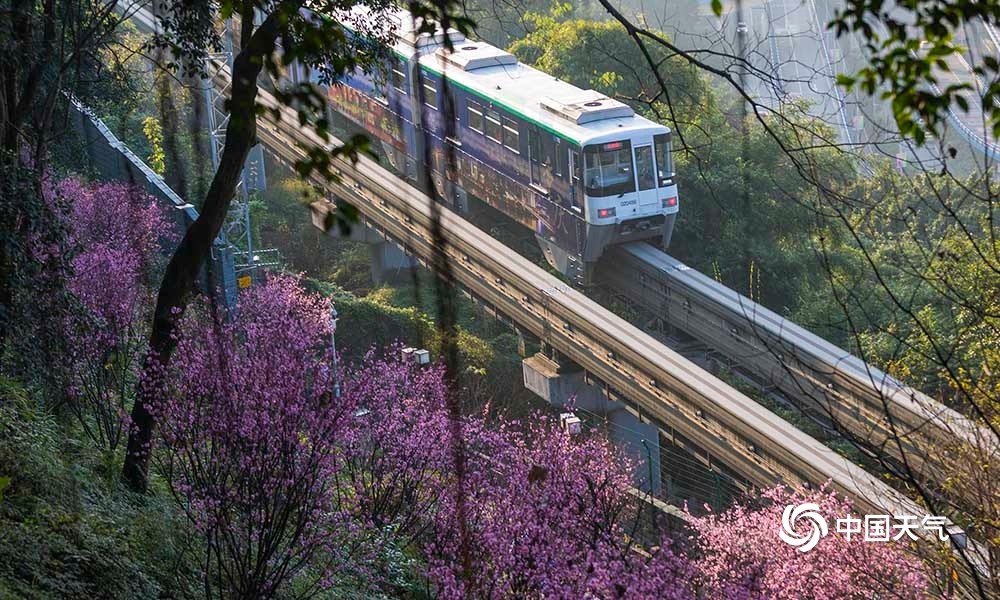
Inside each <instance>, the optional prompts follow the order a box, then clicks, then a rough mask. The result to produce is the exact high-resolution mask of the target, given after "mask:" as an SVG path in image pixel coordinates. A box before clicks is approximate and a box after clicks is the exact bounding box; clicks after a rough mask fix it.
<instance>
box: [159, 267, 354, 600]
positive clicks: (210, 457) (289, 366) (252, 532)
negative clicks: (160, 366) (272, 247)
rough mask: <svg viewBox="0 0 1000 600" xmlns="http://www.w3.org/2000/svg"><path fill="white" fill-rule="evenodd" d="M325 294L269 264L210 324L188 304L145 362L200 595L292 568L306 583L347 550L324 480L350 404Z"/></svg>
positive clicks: (260, 592) (345, 523) (272, 583)
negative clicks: (199, 573) (337, 367)
mask: <svg viewBox="0 0 1000 600" xmlns="http://www.w3.org/2000/svg"><path fill="white" fill-rule="evenodd" d="M328 310H329V303H328V302H327V301H324V300H322V299H321V298H319V297H317V296H312V295H309V294H306V293H305V292H303V291H302V289H301V288H300V287H299V285H298V281H297V279H295V278H293V277H288V276H271V277H269V278H268V280H267V282H266V283H264V284H261V285H259V286H255V287H253V288H250V289H248V290H246V291H245V292H243V293H242V295H241V298H240V307H239V310H238V312H237V313H236V314H235V315H233V317H232V318H231V319H230V320H229V321H228V322H226V323H216V324H212V323H211V320H210V319H206V318H205V317H204V312H206V311H200V312H201V313H202V317H201V318H200V319H199V318H198V317H197V316H196V313H197V312H199V311H193V312H191V313H189V314H188V315H187V316H186V317H185V322H184V327H183V329H182V332H183V335H182V336H181V338H180V339H179V340H178V346H177V352H176V354H175V356H174V360H173V361H172V362H171V366H170V369H169V372H166V373H162V372H161V373H159V374H158V375H157V378H158V379H159V380H158V381H152V380H150V381H144V385H155V386H158V388H159V389H158V391H157V398H158V401H157V402H156V403H155V404H154V405H153V406H152V408H153V410H154V412H155V415H156V417H157V420H158V422H160V423H161V435H162V447H161V448H160V449H159V452H158V453H157V457H158V464H159V470H160V472H161V474H162V475H163V476H164V477H165V478H166V480H167V481H168V482H169V484H170V485H171V489H172V490H173V492H174V493H175V495H176V496H177V498H178V500H179V502H180V504H181V506H182V508H183V509H184V511H185V512H186V514H187V515H188V517H189V519H190V520H191V522H192V523H193V525H194V526H195V528H196V529H197V530H198V531H199V532H200V533H201V534H202V536H203V539H204V549H205V558H204V562H203V564H204V573H203V577H204V585H205V593H206V597H209V598H269V597H273V596H274V595H275V594H276V593H277V591H278V589H279V588H280V587H281V586H282V584H284V583H286V582H287V581H288V580H290V579H292V578H295V577H297V576H302V577H304V578H305V579H306V580H305V581H303V582H301V583H300V585H299V587H300V589H302V590H305V591H308V590H312V591H315V588H316V587H317V586H320V585H324V584H326V583H327V582H328V580H329V579H330V578H331V577H332V576H333V574H334V573H335V572H336V569H337V565H338V564H348V563H350V562H351V556H350V552H351V549H352V548H353V545H352V544H351V543H349V541H348V540H347V539H346V538H347V537H349V534H350V533H351V532H352V531H351V528H350V523H349V519H348V518H347V517H348V515H347V514H345V511H344V510H343V509H342V507H341V506H340V503H339V502H338V499H339V498H341V494H339V491H338V490H337V489H336V488H335V486H334V483H335V482H336V477H335V473H336V471H337V469H338V468H339V466H340V458H339V456H338V443H339V441H340V440H341V437H342V435H343V434H344V433H345V432H346V431H347V429H348V426H349V421H350V419H352V418H353V415H354V407H353V406H352V403H351V402H350V401H349V400H348V399H345V398H336V397H335V395H334V393H333V384H334V373H333V371H332V369H331V364H332V361H331V358H332V357H331V350H330V344H329V338H330V333H331V323H330V320H329V314H328Z"/></svg>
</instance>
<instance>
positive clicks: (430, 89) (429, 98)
mask: <svg viewBox="0 0 1000 600" xmlns="http://www.w3.org/2000/svg"><path fill="white" fill-rule="evenodd" d="M424 104H426V105H427V106H429V107H431V108H433V109H434V110H437V108H438V93H437V86H435V85H434V82H433V81H425V82H424Z"/></svg>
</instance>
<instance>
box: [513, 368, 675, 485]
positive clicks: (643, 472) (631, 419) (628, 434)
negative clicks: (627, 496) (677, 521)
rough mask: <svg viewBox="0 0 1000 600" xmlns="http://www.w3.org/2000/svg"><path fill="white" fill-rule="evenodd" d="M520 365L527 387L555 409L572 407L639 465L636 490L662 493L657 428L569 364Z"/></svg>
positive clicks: (580, 370)
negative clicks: (608, 395) (637, 416)
mask: <svg viewBox="0 0 1000 600" xmlns="http://www.w3.org/2000/svg"><path fill="white" fill-rule="evenodd" d="M521 364H522V370H523V372H524V387H526V388H528V389H529V390H531V391H532V392H534V393H535V394H537V395H539V396H540V397H542V398H544V399H545V400H546V401H548V402H549V403H550V404H553V405H555V406H558V407H563V406H566V405H567V403H570V404H571V406H573V407H575V409H576V410H577V416H578V417H580V418H581V419H583V420H584V422H585V423H587V425H591V426H593V425H596V426H598V427H603V428H604V429H605V430H606V431H607V435H608V439H610V440H611V441H612V442H614V443H615V444H616V445H617V446H618V447H619V448H621V449H622V450H623V451H624V452H625V454H626V455H627V456H628V457H629V458H630V459H632V460H634V461H635V462H636V469H635V473H634V481H635V486H636V487H637V488H638V489H640V490H644V491H650V490H651V491H652V492H653V494H659V493H660V491H661V481H660V434H659V430H658V429H657V428H656V427H655V426H653V425H650V424H648V423H643V422H642V421H640V420H639V419H638V418H636V416H635V415H633V414H632V413H631V412H629V411H628V410H627V409H626V407H625V405H624V404H622V403H620V402H615V401H613V400H609V399H608V398H607V396H606V395H605V394H604V391H603V390H602V389H601V388H599V387H597V386H593V385H589V384H587V383H586V382H585V381H584V372H583V370H582V369H581V368H580V367H579V366H577V365H575V364H572V363H570V362H569V361H561V362H560V361H557V360H554V359H552V358H549V357H548V356H546V355H545V354H543V353H538V354H535V355H533V356H529V357H527V358H525V359H524V360H523V361H522V363H521Z"/></svg>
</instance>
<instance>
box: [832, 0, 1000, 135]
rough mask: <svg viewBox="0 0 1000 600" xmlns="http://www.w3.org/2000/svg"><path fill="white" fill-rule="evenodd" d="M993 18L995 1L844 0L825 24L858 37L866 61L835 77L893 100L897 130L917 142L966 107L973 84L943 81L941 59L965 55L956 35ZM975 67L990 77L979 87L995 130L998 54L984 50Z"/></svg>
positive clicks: (999, 125) (999, 10)
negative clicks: (888, 1)
mask: <svg viewBox="0 0 1000 600" xmlns="http://www.w3.org/2000/svg"><path fill="white" fill-rule="evenodd" d="M998 17H1000V6H998V5H997V3H996V2H978V1H977V0H957V1H951V0H949V1H943V0H913V1H911V2H906V3H902V4H886V3H885V2H884V1H883V0H848V1H847V2H846V3H845V7H844V8H843V9H840V10H838V11H837V13H836V15H835V17H834V19H833V21H832V22H831V23H830V25H831V27H833V28H834V29H835V31H836V32H837V35H838V36H846V35H849V34H852V33H853V34H858V35H859V36H860V37H861V39H862V40H863V44H864V49H865V54H866V55H867V56H868V64H867V65H866V66H864V67H862V68H861V69H859V70H858V71H857V72H856V73H853V74H844V75H840V76H839V77H838V82H839V83H840V84H841V85H843V86H845V87H846V88H847V89H848V90H852V89H858V90H860V91H862V92H864V93H866V94H868V95H870V96H874V95H878V96H880V97H881V98H882V99H884V100H891V103H892V111H893V116H894V118H895V121H896V124H897V126H898V127H899V130H900V132H901V133H902V134H903V135H904V136H907V137H912V138H913V139H914V140H916V142H917V143H918V144H923V143H924V142H925V141H926V132H925V130H924V128H925V127H926V128H928V129H930V131H931V132H934V133H935V134H941V133H942V131H943V126H944V123H945V121H946V119H947V116H948V110H949V109H950V108H953V107H956V106H957V107H958V108H959V109H960V110H964V111H968V101H967V100H966V99H965V98H964V97H963V94H965V93H966V92H968V91H970V90H971V86H970V85H969V84H959V83H952V84H948V85H945V84H944V83H943V81H944V77H948V76H947V75H945V73H947V71H948V70H949V66H948V63H947V59H948V58H949V57H952V56H961V55H962V54H963V53H964V52H965V49H964V48H963V47H962V46H961V45H960V44H959V43H957V42H956V40H955V32H956V31H962V30H966V31H968V30H971V29H974V28H977V27H979V26H980V21H985V22H987V23H996V22H997V19H998ZM973 69H974V71H975V73H976V75H978V76H979V77H980V78H981V79H982V80H984V81H986V82H988V83H987V85H986V87H985V89H984V90H982V91H983V94H982V95H983V100H982V107H983V112H984V114H986V115H987V117H988V121H989V124H990V125H991V126H992V128H993V131H994V134H1000V107H998V105H997V100H998V99H1000V80H998V75H1000V64H998V61H997V58H996V56H990V55H986V56H984V57H983V59H982V60H981V61H980V64H977V65H974V66H973ZM932 86H936V87H937V88H938V89H934V88H933V87H932ZM976 96H978V94H976ZM977 101H978V98H977Z"/></svg>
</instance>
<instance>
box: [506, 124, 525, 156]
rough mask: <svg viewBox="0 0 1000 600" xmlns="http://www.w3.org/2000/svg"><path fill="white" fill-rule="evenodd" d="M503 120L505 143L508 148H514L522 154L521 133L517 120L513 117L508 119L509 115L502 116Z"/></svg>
mask: <svg viewBox="0 0 1000 600" xmlns="http://www.w3.org/2000/svg"><path fill="white" fill-rule="evenodd" d="M502 121H503V145H504V146H506V147H507V149H508V150H513V151H514V152H516V153H518V154H520V153H521V151H520V150H519V149H518V148H520V147H521V146H520V142H521V134H520V133H518V131H517V121H514V120H513V119H508V118H507V117H502Z"/></svg>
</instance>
